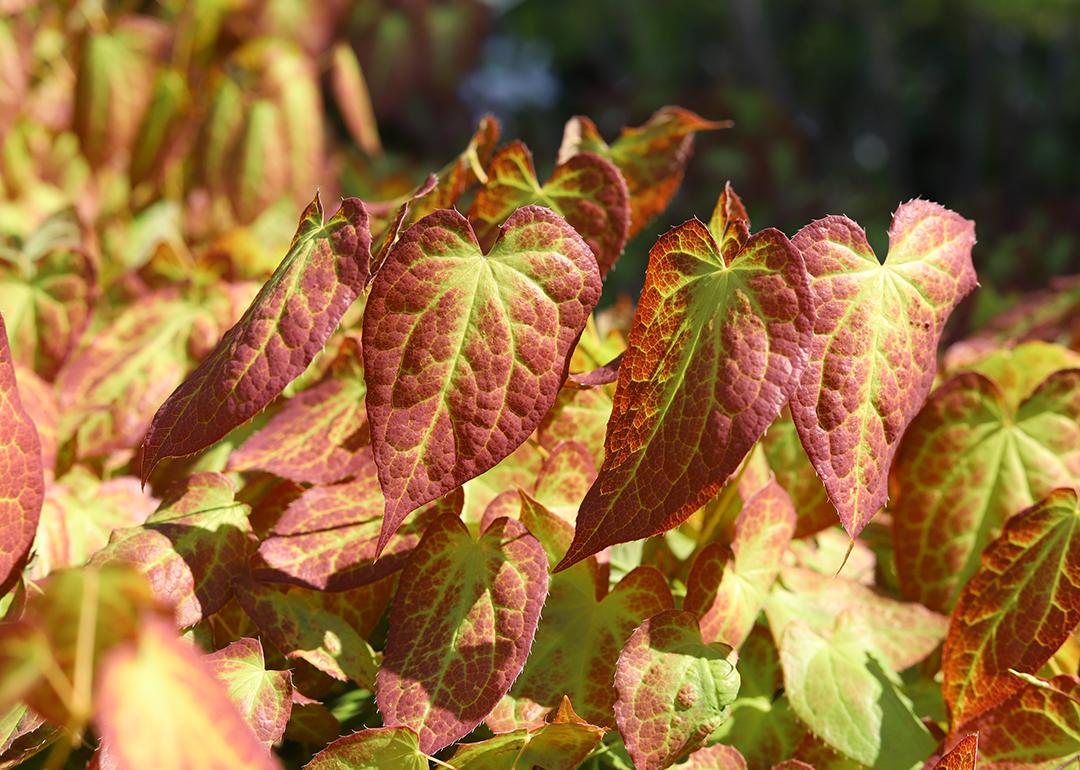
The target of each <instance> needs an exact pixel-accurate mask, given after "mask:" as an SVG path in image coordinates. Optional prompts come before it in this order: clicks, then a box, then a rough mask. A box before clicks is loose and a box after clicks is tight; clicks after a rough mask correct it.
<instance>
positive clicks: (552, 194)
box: [469, 141, 630, 278]
mask: <svg viewBox="0 0 1080 770" xmlns="http://www.w3.org/2000/svg"><path fill="white" fill-rule="evenodd" d="M487 173H488V181H487V183H486V184H484V186H483V187H481V188H480V190H479V191H478V192H477V193H476V198H475V199H474V200H473V204H472V208H470V209H469V221H470V222H472V223H473V224H474V226H475V228H476V238H477V240H478V241H479V242H480V245H481V246H482V247H485V248H488V247H490V245H491V244H492V243H494V242H495V238H496V237H497V235H498V233H499V226H500V225H502V223H503V222H505V221H506V219H507V218H508V217H509V216H510V215H511V214H513V213H514V212H515V211H516V210H517V209H519V208H521V207H522V206H529V205H532V204H538V205H540V206H544V207H546V208H549V209H551V210H552V211H554V212H555V213H556V214H559V215H560V216H562V217H564V218H565V219H566V221H567V222H568V223H569V224H570V226H571V227H573V228H574V229H575V230H576V231H577V232H578V234H579V235H581V237H582V238H583V239H584V240H585V242H586V243H587V244H589V248H590V249H592V253H593V255H595V257H596V262H597V264H598V265H599V267H600V277H601V278H603V277H604V276H605V275H607V273H608V271H609V270H611V268H612V267H613V266H614V265H615V261H616V260H617V259H618V258H619V256H620V255H621V254H622V251H623V247H624V246H625V245H626V239H627V233H628V231H629V227H630V202H629V193H628V192H627V189H626V182H624V181H623V177H622V174H620V173H619V170H618V169H617V168H616V167H615V165H614V164H613V163H611V161H609V160H605V159H604V158H602V157H600V156H599V155H594V154H592V153H581V154H578V155H574V156H573V157H572V158H569V159H568V160H566V162H564V163H560V164H559V165H557V166H556V167H555V170H554V171H553V172H552V173H551V178H550V179H549V180H548V181H547V182H546V183H545V184H543V185H541V184H540V182H539V180H538V179H537V178H536V168H535V167H534V166H533V159H532V153H530V152H529V148H528V147H526V146H525V143H524V142H520V141H514V142H511V143H510V144H508V145H506V146H505V147H503V148H502V149H501V150H499V151H498V152H497V153H495V157H494V158H492V160H491V165H489V166H488V168H487Z"/></svg>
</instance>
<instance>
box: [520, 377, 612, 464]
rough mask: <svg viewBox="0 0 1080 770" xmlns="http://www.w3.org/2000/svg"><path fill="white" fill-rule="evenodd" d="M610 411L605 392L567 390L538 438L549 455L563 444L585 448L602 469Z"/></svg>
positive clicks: (551, 412)
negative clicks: (569, 443) (568, 443)
mask: <svg viewBox="0 0 1080 770" xmlns="http://www.w3.org/2000/svg"><path fill="white" fill-rule="evenodd" d="M611 407H612V404H611V394H610V393H608V392H607V390H606V389H604V388H591V389H589V390H579V389H577V388H568V387H564V388H563V389H561V390H560V391H559V395H558V397H557V398H556V399H555V405H554V406H553V407H552V408H551V410H550V411H549V412H548V413H547V414H546V415H545V416H544V419H543V421H542V422H541V423H540V426H539V428H537V438H538V439H539V441H540V444H541V446H543V447H544V448H545V449H547V450H548V451H551V450H553V449H554V448H555V447H556V446H558V445H559V443H561V442H563V441H576V442H578V443H580V444H584V445H585V446H587V447H588V448H589V451H590V452H591V453H592V456H593V462H594V464H595V465H596V466H599V465H600V463H602V462H603V460H604V436H605V434H606V433H607V424H608V420H609V419H611Z"/></svg>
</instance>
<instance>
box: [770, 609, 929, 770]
mask: <svg viewBox="0 0 1080 770" xmlns="http://www.w3.org/2000/svg"><path fill="white" fill-rule="evenodd" d="M866 630H867V629H866V627H865V626H864V625H863V624H862V623H861V622H858V621H857V619H855V618H853V617H851V616H846V617H842V618H841V619H840V621H839V623H838V624H837V628H836V629H835V630H834V632H833V633H832V634H831V635H830V636H829V637H828V638H826V637H823V636H820V635H819V634H817V633H815V632H814V631H813V630H811V629H810V627H809V626H807V625H805V624H803V623H800V622H793V623H790V624H788V626H787V628H786V629H785V630H784V633H783V635H782V636H781V639H780V660H781V662H782V664H783V668H784V692H785V693H786V694H787V697H788V699H789V701H790V702H791V707H792V708H793V709H794V710H795V713H796V714H798V715H799V718H800V719H801V720H802V721H803V722H805V723H806V724H807V726H809V727H810V729H811V730H813V731H814V733H815V734H816V735H817V736H818V737H819V738H821V739H822V740H824V741H825V742H826V743H827V744H829V745H830V746H832V747H833V748H834V749H836V750H838V751H840V752H842V753H844V754H845V755H847V756H849V757H851V758H852V759H855V760H857V761H858V762H861V763H862V764H864V765H870V766H872V767H875V768H881V770H908V769H909V768H910V767H911V766H912V765H914V764H915V763H917V762H919V761H921V760H922V759H924V758H926V757H927V756H929V755H930V753H931V752H932V751H933V750H934V745H935V741H934V739H933V738H932V737H931V736H930V733H929V732H927V730H926V728H925V727H924V726H923V724H922V723H921V722H920V721H919V720H918V718H917V717H916V716H915V714H914V713H912V710H911V702H910V701H908V700H907V699H906V698H905V697H904V695H903V694H902V693H901V691H900V687H899V684H900V682H899V678H898V677H897V676H896V674H894V673H892V672H891V671H890V670H888V669H887V668H886V667H884V666H882V665H881V664H880V663H879V660H878V658H879V655H880V654H879V653H876V651H875V650H874V649H873V646H872V643H868V642H867V639H866V636H867V634H866Z"/></svg>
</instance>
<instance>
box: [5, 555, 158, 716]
mask: <svg viewBox="0 0 1080 770" xmlns="http://www.w3.org/2000/svg"><path fill="white" fill-rule="evenodd" d="M39 589H40V591H39V592H35V593H33V594H31V595H30V597H29V598H28V600H27V604H26V609H25V611H24V612H23V615H22V617H21V618H20V619H19V620H18V621H15V622H10V623H4V624H0V682H3V685H2V686H0V708H3V707H7V706H10V705H11V704H12V703H13V702H14V701H15V700H22V701H24V702H25V703H26V704H27V705H28V706H30V708H32V709H33V710H34V711H36V712H37V713H39V714H41V716H43V717H44V718H45V719H47V720H48V721H50V722H52V723H53V724H55V725H70V726H72V727H74V728H78V727H81V726H82V725H83V724H85V721H86V720H87V719H88V718H89V716H90V706H91V701H90V699H91V690H90V687H91V684H92V683H93V681H94V680H95V678H96V677H97V675H98V674H97V672H98V666H99V664H100V663H101V660H102V658H103V657H104V655H105V654H106V653H107V652H109V650H111V649H112V648H113V647H115V646H116V645H118V644H121V643H123V642H126V641H130V640H132V639H134V638H135V636H136V635H137V634H138V632H139V629H140V628H141V627H142V626H143V625H144V624H145V623H146V622H147V618H148V617H149V616H150V615H163V616H164V615H165V613H166V612H167V610H166V608H163V607H161V605H159V604H158V603H157V600H156V599H155V598H154V595H153V594H152V592H151V590H150V586H149V584H147V582H146V579H145V578H143V577H142V576H141V575H139V574H138V573H136V572H134V571H132V570H131V569H130V568H128V567H122V566H114V565H109V566H106V567H101V568H96V567H83V568H80V569H65V570H60V571H58V572H55V573H53V574H52V575H50V576H49V577H48V578H47V579H45V580H43V581H42V582H41V583H40V584H39Z"/></svg>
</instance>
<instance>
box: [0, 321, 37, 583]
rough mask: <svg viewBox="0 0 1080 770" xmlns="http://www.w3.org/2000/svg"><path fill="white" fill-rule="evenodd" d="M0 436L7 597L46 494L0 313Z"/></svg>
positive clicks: (1, 578) (0, 538) (0, 579)
mask: <svg viewBox="0 0 1080 770" xmlns="http://www.w3.org/2000/svg"><path fill="white" fill-rule="evenodd" d="M0 436H2V438H0V442H2V443H0V596H3V595H4V594H6V593H7V592H8V590H10V589H11V587H12V586H13V585H15V583H16V582H17V581H18V580H19V575H20V573H21V572H22V568H23V566H24V565H25V564H26V559H27V556H28V555H29V553H30V544H31V543H32V542H33V541H34V533H35V532H36V531H37V527H38V519H39V518H40V517H41V503H42V501H43V500H44V499H45V475H44V472H43V470H42V466H41V440H40V439H39V438H38V434H37V430H36V429H35V428H34V422H33V420H31V419H30V415H28V414H27V413H26V410H25V409H23V405H22V401H21V400H20V399H19V389H18V385H17V384H16V382H15V367H14V366H13V365H12V361H11V349H10V348H9V347H8V337H7V329H6V328H5V326H4V318H3V316H0Z"/></svg>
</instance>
